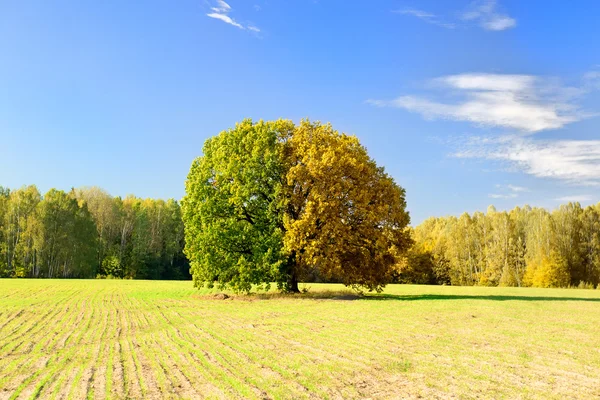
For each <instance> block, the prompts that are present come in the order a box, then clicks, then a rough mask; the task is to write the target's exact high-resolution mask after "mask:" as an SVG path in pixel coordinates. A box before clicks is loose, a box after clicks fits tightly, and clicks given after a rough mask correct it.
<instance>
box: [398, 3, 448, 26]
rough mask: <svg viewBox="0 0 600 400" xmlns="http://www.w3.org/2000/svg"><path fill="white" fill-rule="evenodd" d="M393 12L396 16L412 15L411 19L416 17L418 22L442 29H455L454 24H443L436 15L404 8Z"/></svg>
mask: <svg viewBox="0 0 600 400" xmlns="http://www.w3.org/2000/svg"><path fill="white" fill-rule="evenodd" d="M393 12H394V13H396V14H403V15H412V16H413V17H417V18H419V19H420V20H423V21H425V22H427V23H428V24H433V25H437V26H441V27H443V28H448V29H454V28H456V24H453V23H448V22H444V21H442V20H441V19H440V18H439V17H438V16H437V15H435V14H432V13H430V12H427V11H423V10H417V9H414V8H405V9H402V10H395V11H393Z"/></svg>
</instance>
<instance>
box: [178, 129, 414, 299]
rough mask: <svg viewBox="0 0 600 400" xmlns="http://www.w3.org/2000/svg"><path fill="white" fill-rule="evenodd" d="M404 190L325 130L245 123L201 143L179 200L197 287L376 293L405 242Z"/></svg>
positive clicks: (352, 140)
mask: <svg viewBox="0 0 600 400" xmlns="http://www.w3.org/2000/svg"><path fill="white" fill-rule="evenodd" d="M404 196H405V193H404V189H402V188H400V187H399V186H398V185H397V184H396V183H395V182H394V180H393V179H392V178H391V177H390V176H388V175H387V174H386V173H385V172H384V170H383V168H381V167H378V166H377V165H376V163H375V162H374V161H373V160H372V159H371V158H369V156H368V154H367V151H366V149H365V148H364V147H363V146H361V145H360V143H359V141H358V139H357V138H356V137H354V136H348V135H345V134H340V133H338V132H337V131H335V130H334V129H333V128H332V127H331V125H329V124H320V123H311V122H309V121H302V122H301V123H300V125H298V126H295V125H294V124H293V123H292V122H290V121H285V120H278V121H272V122H263V121H260V122H258V123H253V122H252V121H251V120H244V121H243V122H242V123H240V124H237V125H236V126H235V128H233V129H229V130H227V131H224V132H221V133H220V134H219V135H218V136H215V137H213V138H210V139H209V140H207V141H206V143H205V145H204V149H203V155H202V156H201V157H199V158H197V159H196V160H195V161H194V162H193V164H192V167H191V170H190V173H189V175H188V179H187V182H186V196H185V198H184V200H183V202H182V208H183V220H184V224H185V235H186V249H185V252H186V255H187V256H188V258H189V260H190V264H191V272H192V275H193V278H194V282H195V284H196V286H199V287H201V286H204V285H206V286H208V287H212V286H214V285H215V284H217V285H218V286H219V287H222V288H225V287H229V288H231V289H233V290H235V291H250V290H251V288H252V285H259V286H262V285H265V286H266V287H268V286H269V283H270V282H276V283H277V284H278V287H279V288H280V289H283V290H287V291H293V292H297V291H298V282H299V281H301V280H305V279H307V278H308V277H309V276H314V275H315V273H316V274H317V275H318V276H320V277H322V278H325V279H331V280H336V281H341V282H343V283H344V284H346V285H349V286H354V287H359V286H360V287H365V288H367V289H369V290H381V288H382V287H383V286H384V285H385V284H386V283H387V282H388V281H389V280H390V277H391V274H392V270H393V266H394V265H395V264H396V263H397V262H398V261H399V257H400V256H401V255H402V254H403V253H404V251H405V250H406V249H407V248H408V247H409V246H410V238H409V235H408V232H407V231H406V226H407V225H408V223H409V217H408V213H407V212H406V210H405V208H406V202H405V199H404Z"/></svg>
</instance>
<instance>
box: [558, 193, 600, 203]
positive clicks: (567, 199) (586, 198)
mask: <svg viewBox="0 0 600 400" xmlns="http://www.w3.org/2000/svg"><path fill="white" fill-rule="evenodd" d="M554 200H556V201H558V202H561V203H587V202H590V201H592V196H590V195H587V194H583V195H576V196H564V197H558V198H556V199H554Z"/></svg>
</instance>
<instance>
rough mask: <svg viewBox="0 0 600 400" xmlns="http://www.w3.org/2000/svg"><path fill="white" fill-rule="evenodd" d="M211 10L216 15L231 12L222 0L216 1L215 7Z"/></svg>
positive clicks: (229, 7)
mask: <svg viewBox="0 0 600 400" xmlns="http://www.w3.org/2000/svg"><path fill="white" fill-rule="evenodd" d="M211 9H212V10H213V11H214V12H217V13H227V12H229V11H231V6H230V5H229V4H227V3H225V2H224V1H223V0H217V6H216V7H211Z"/></svg>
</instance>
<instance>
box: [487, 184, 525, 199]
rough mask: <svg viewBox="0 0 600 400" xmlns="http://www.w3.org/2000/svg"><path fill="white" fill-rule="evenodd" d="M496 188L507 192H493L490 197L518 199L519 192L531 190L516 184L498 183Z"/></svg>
mask: <svg viewBox="0 0 600 400" xmlns="http://www.w3.org/2000/svg"><path fill="white" fill-rule="evenodd" d="M496 188H497V189H499V190H500V191H501V192H505V193H492V194H489V195H488V197H491V198H492V199H516V198H517V197H519V193H523V192H529V189H527V188H525V187H522V186H515V185H496Z"/></svg>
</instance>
